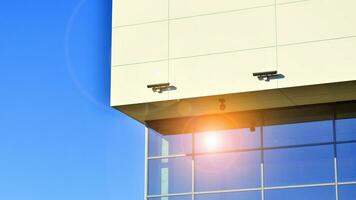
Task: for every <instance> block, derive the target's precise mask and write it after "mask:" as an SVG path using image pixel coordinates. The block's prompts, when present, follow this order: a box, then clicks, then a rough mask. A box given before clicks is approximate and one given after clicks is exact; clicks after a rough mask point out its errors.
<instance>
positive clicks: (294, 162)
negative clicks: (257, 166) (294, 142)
mask: <svg viewBox="0 0 356 200" xmlns="http://www.w3.org/2000/svg"><path fill="white" fill-rule="evenodd" d="M264 153H265V157H264V158H265V184H266V186H286V185H298V184H315V183H329V182H334V162H333V158H334V156H333V145H323V146H313V147H300V148H287V149H275V150H266V151H265V152H264Z"/></svg>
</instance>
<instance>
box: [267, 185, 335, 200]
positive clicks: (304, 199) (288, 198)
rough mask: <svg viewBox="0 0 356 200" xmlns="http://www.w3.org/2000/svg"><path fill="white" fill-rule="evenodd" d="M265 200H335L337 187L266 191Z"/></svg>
mask: <svg viewBox="0 0 356 200" xmlns="http://www.w3.org/2000/svg"><path fill="white" fill-rule="evenodd" d="M265 195H266V196H265V200H335V199H336V195H335V187H334V186H326V187H310V188H293V189H279V190H267V191H265Z"/></svg>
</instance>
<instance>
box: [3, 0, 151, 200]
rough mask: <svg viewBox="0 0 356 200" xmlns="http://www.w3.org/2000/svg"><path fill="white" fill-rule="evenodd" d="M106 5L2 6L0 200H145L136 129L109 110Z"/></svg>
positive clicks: (74, 0) (45, 2)
mask: <svg viewBox="0 0 356 200" xmlns="http://www.w3.org/2000/svg"><path fill="white" fill-rule="evenodd" d="M110 37H111V0H7V1H6V0H3V1H1V4H0V69H1V71H0V72H1V73H0V84H1V85H0V199H4V200H57V199H58V200H78V199H85V200H104V199H105V200H106V199H110V200H111V199H115V200H117V199H125V200H131V199H132V200H137V199H142V198H143V175H144V173H143V172H144V166H143V165H144V127H143V126H142V125H140V124H139V123H137V122H135V121H134V120H132V119H130V118H128V117H126V116H124V115H123V114H122V113H120V112H118V111H116V110H114V109H112V108H110V106H109V95H110V94H109V86H110V40H111V39H110Z"/></svg>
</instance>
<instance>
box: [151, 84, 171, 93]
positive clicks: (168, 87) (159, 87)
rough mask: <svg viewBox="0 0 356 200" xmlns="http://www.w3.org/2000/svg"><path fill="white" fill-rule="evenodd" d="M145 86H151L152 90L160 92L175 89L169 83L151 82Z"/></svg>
mask: <svg viewBox="0 0 356 200" xmlns="http://www.w3.org/2000/svg"><path fill="white" fill-rule="evenodd" d="M147 88H151V89H152V91H153V92H157V93H162V92H165V91H171V90H176V89H177V88H176V87H175V86H173V85H170V83H159V84H152V85H147Z"/></svg>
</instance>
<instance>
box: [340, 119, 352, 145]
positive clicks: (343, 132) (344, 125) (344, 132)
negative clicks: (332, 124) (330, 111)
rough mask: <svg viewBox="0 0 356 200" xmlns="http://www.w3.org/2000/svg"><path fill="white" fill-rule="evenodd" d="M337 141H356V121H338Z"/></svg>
mask: <svg viewBox="0 0 356 200" xmlns="http://www.w3.org/2000/svg"><path fill="white" fill-rule="evenodd" d="M336 139H337V141H349V140H356V119H355V118H352V119H339V120H336Z"/></svg>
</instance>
